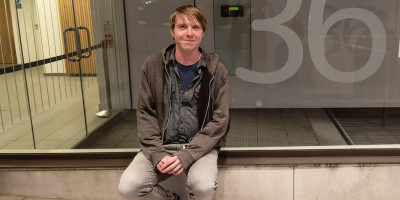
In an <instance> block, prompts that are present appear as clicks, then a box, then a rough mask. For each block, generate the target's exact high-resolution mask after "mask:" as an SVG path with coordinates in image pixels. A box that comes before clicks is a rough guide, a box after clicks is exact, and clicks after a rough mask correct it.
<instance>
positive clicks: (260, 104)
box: [256, 99, 264, 107]
mask: <svg viewBox="0 0 400 200" xmlns="http://www.w3.org/2000/svg"><path fill="white" fill-rule="evenodd" d="M263 105H264V103H263V102H262V101H261V100H260V99H257V101H256V106H257V107H262V106H263Z"/></svg>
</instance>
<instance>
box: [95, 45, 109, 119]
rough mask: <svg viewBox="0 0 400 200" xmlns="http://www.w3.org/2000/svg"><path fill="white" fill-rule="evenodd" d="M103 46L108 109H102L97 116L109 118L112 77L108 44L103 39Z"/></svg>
mask: <svg viewBox="0 0 400 200" xmlns="http://www.w3.org/2000/svg"><path fill="white" fill-rule="evenodd" d="M102 47H103V64H104V82H105V90H106V109H105V110H100V111H99V112H97V113H96V116H97V117H100V118H108V117H110V116H111V95H110V77H109V75H108V72H109V71H108V56H107V44H106V41H105V40H103V41H102Z"/></svg>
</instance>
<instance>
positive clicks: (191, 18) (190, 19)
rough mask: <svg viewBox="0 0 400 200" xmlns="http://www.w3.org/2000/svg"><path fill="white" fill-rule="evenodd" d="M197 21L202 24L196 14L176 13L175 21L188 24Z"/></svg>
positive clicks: (196, 22)
mask: <svg viewBox="0 0 400 200" xmlns="http://www.w3.org/2000/svg"><path fill="white" fill-rule="evenodd" d="M189 22H191V23H195V24H200V22H199V21H198V20H197V18H196V17H194V16H189V15H176V18H175V23H176V24H178V23H183V24H187V23H189Z"/></svg>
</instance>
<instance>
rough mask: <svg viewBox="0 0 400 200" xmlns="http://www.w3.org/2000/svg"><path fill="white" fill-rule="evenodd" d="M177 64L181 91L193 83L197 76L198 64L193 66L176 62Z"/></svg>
mask: <svg viewBox="0 0 400 200" xmlns="http://www.w3.org/2000/svg"><path fill="white" fill-rule="evenodd" d="M176 63H177V64H178V72H179V77H180V78H181V81H182V87H183V90H186V88H187V86H189V84H190V83H191V82H192V81H193V79H194V78H195V77H196V74H197V64H198V63H199V62H196V63H194V64H193V65H189V66H186V65H182V64H181V63H179V62H176Z"/></svg>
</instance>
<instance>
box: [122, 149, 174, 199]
mask: <svg viewBox="0 0 400 200" xmlns="http://www.w3.org/2000/svg"><path fill="white" fill-rule="evenodd" d="M168 177H170V175H165V174H160V173H158V172H157V171H156V169H154V167H153V165H152V163H151V162H150V161H149V160H148V159H147V158H146V157H145V156H144V154H143V152H139V153H138V154H137V155H136V156H135V158H134V159H133V161H132V163H131V164H130V165H129V166H128V167H127V168H126V170H125V171H124V173H123V174H122V176H121V180H120V183H119V192H120V193H121V195H122V196H123V197H125V198H127V199H174V197H173V195H172V194H171V193H170V192H168V191H165V190H164V189H163V188H162V187H161V186H159V185H158V184H157V183H159V182H161V181H163V180H165V179H167V178H168Z"/></svg>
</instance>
